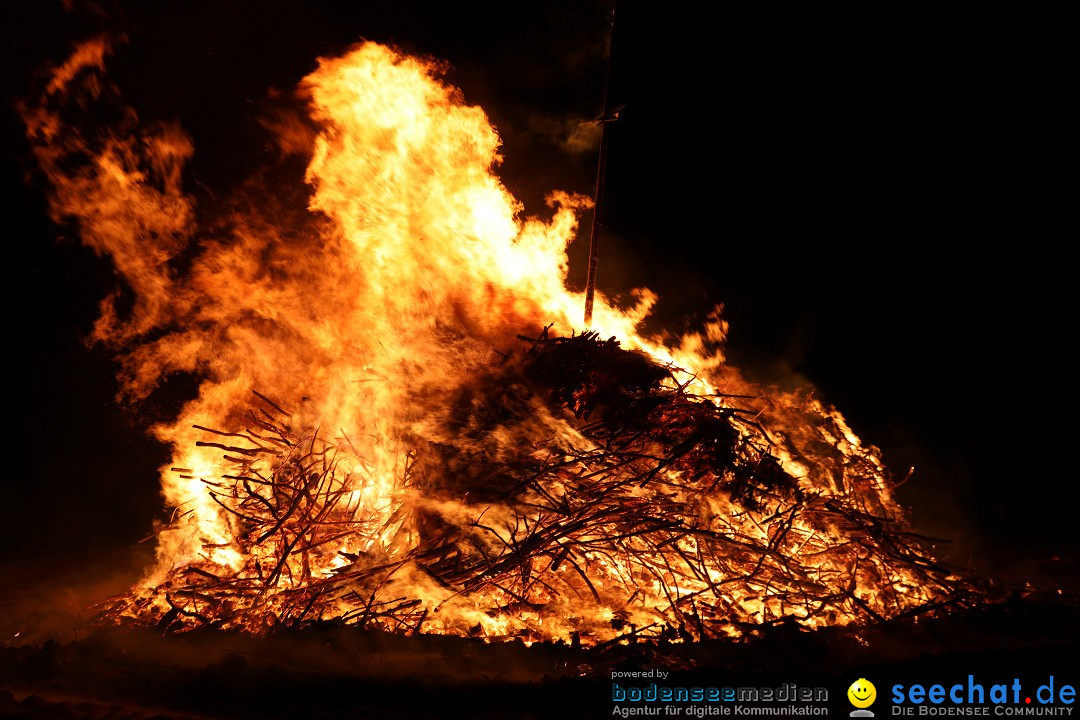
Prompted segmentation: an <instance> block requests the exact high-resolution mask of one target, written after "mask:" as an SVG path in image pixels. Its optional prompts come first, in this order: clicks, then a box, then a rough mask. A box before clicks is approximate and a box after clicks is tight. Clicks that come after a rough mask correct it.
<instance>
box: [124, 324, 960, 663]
mask: <svg viewBox="0 0 1080 720" xmlns="http://www.w3.org/2000/svg"><path fill="white" fill-rule="evenodd" d="M526 339H527V340H528V342H529V343H530V348H529V349H528V350H527V351H526V352H524V353H522V354H520V355H518V356H516V357H512V358H510V359H509V360H507V361H506V362H504V363H503V364H502V365H501V366H500V367H498V368H496V369H494V370H493V371H492V376H491V377H489V378H483V379H482V380H480V381H478V383H477V386H478V387H481V388H492V387H504V388H505V387H511V386H514V387H524V388H526V389H527V391H526V394H527V398H528V399H529V400H530V401H533V400H535V401H540V402H542V403H544V405H545V406H546V407H547V408H548V410H549V411H550V412H551V413H553V414H554V415H557V416H560V417H563V418H566V419H568V420H570V421H571V422H572V425H573V427H574V428H575V429H576V431H577V435H576V436H573V437H570V436H567V437H561V438H557V437H550V436H547V437H529V438H528V440H527V442H524V441H523V442H521V443H520V444H519V445H518V446H517V447H516V450H515V454H514V455H512V456H510V457H507V458H506V459H505V460H504V461H503V462H502V463H501V464H499V465H497V466H495V465H493V464H492V463H491V462H490V460H489V459H488V458H485V457H482V456H480V455H479V454H477V451H475V450H471V449H469V448H467V447H465V446H464V445H463V446H462V447H447V446H444V445H441V444H436V443H431V442H425V441H424V440H423V439H422V438H420V437H413V438H409V439H408V440H409V443H411V447H410V448H409V450H408V452H407V453H406V455H405V462H404V463H403V464H402V465H401V467H400V475H399V476H398V477H397V478H396V480H395V487H394V491H393V492H392V493H391V495H390V497H389V498H388V499H387V500H388V502H387V503H386V504H385V505H383V506H381V507H376V506H375V505H373V504H371V503H370V502H366V501H365V499H364V488H365V487H366V486H367V484H368V483H369V482H371V478H370V477H365V476H364V473H363V471H362V468H363V466H364V463H363V458H359V457H357V456H356V454H355V453H356V451H355V448H354V447H352V445H351V443H349V442H347V441H345V440H344V439H342V440H340V441H339V440H330V439H326V438H323V437H320V434H319V432H317V431H315V432H311V433H310V434H305V433H302V432H300V431H298V430H296V429H295V428H293V427H292V426H291V425H290V419H289V418H290V414H289V413H287V412H286V411H284V410H283V409H282V408H281V407H280V406H279V405H277V404H276V403H273V402H272V401H270V400H268V399H267V398H265V397H262V396H259V398H260V400H261V402H262V403H263V405H265V406H266V407H263V408H259V410H258V411H257V412H256V411H251V412H249V413H248V414H247V420H248V422H249V426H248V427H247V428H245V429H244V430H242V431H240V432H224V431H219V430H212V429H210V428H202V430H204V431H205V432H207V433H208V434H211V435H214V436H217V437H226V438H229V439H230V440H229V443H228V444H226V443H217V442H203V443H201V444H202V445H204V446H211V447H215V448H219V449H221V450H223V451H224V452H225V453H226V454H225V455H224V459H225V461H226V462H227V463H229V464H231V466H232V468H233V470H232V471H231V472H227V473H222V474H221V475H220V476H219V477H217V478H203V479H202V480H203V482H204V483H205V485H206V487H207V492H208V493H209V495H210V496H211V497H212V498H213V499H214V501H215V502H216V503H217V504H218V505H219V506H220V508H221V509H222V512H223V513H224V515H225V517H226V518H227V520H228V522H229V526H230V529H231V532H232V537H233V538H234V541H233V543H232V546H231V549H232V550H233V551H235V553H236V556H237V557H238V558H239V562H238V563H236V564H235V565H232V566H229V565H226V564H223V563H220V562H214V561H212V560H210V559H208V558H209V557H211V556H212V555H213V553H212V552H211V550H212V549H208V550H207V553H206V556H205V557H204V559H202V560H200V561H199V562H195V563H191V564H187V565H184V566H181V567H179V568H176V569H175V570H173V571H172V573H171V574H170V575H169V577H168V578H167V579H166V580H165V581H164V582H163V583H161V584H159V585H157V586H155V587H151V588H148V589H147V591H146V592H145V593H144V594H142V595H141V596H138V597H135V598H130V599H129V600H128V601H126V602H124V603H121V604H120V605H118V606H116V607H114V608H112V609H111V610H110V612H109V614H108V617H109V618H111V619H113V620H116V621H126V620H134V621H137V622H148V623H154V624H156V625H158V626H159V627H162V628H165V629H169V630H182V629H186V628H191V627H196V626H203V625H210V626H214V627H226V628H229V627H239V628H243V629H246V630H251V631H260V630H263V629H265V628H268V627H277V626H284V627H297V626H302V625H307V624H311V623H341V624H348V625H357V626H363V627H369V628H378V629H383V630H387V631H392V632H410V633H411V632H431V633H455V634H463V635H469V634H471V635H481V636H484V637H488V638H503V637H520V638H523V639H525V640H529V641H534V640H541V639H556V638H564V639H569V638H571V637H579V638H581V639H582V641H583V642H587V643H599V642H606V641H611V640H613V639H619V638H622V639H629V638H633V637H641V638H649V637H652V638H666V639H685V640H690V639H693V640H699V639H704V638H712V637H717V636H724V635H737V634H741V633H744V632H746V631H747V630H748V629H752V628H754V627H760V626H763V625H767V624H772V623H776V622H782V621H790V620H792V619H793V620H795V621H797V622H798V623H800V624H802V625H804V626H808V627H813V626H817V625H821V624H838V623H840V624H846V623H863V622H873V621H881V620H883V619H886V618H889V617H896V616H911V615H916V614H920V613H926V612H932V611H938V610H940V609H941V608H943V607H945V606H947V605H950V604H951V605H962V604H964V603H965V602H967V601H968V599H969V597H970V594H971V590H970V588H968V587H967V586H966V585H965V584H963V583H961V582H958V581H956V579H954V578H952V577H950V576H949V574H948V572H947V571H946V570H945V569H944V568H942V567H940V566H938V565H937V564H936V563H935V562H934V560H933V559H932V558H931V557H930V556H929V555H928V554H927V553H926V552H925V551H924V550H923V548H922V546H921V543H920V538H919V537H918V536H916V535H914V534H913V533H911V532H909V531H908V530H907V529H906V527H905V525H904V524H903V522H902V521H901V520H900V518H899V517H893V516H889V515H880V514H875V513H874V512H871V511H870V510H868V509H867V507H868V506H873V507H880V506H882V505H883V503H882V498H880V497H869V496H868V495H869V494H871V493H872V488H871V486H869V485H867V484H866V483H860V482H846V483H843V485H842V486H843V487H844V488H846V489H845V490H842V491H837V490H835V489H834V488H833V487H831V486H830V485H828V484H825V485H814V484H813V483H812V482H810V479H809V478H805V477H803V478H800V477H795V476H793V475H792V474H790V473H789V472H787V471H785V470H784V469H783V466H782V464H781V462H780V460H779V459H778V457H777V456H776V455H775V454H774V450H775V449H776V446H775V445H774V443H773V442H771V441H770V440H769V438H768V436H767V434H766V433H765V432H764V429H763V428H762V427H761V426H760V425H759V424H758V422H757V421H755V420H753V418H754V417H756V416H757V415H758V414H759V411H758V410H755V409H752V408H740V407H735V406H733V405H730V404H729V401H730V400H731V399H730V398H725V397H723V396H721V397H704V396H700V395H695V394H694V393H693V392H692V391H691V390H690V385H691V383H688V382H685V381H684V382H681V383H680V382H679V381H677V379H676V378H677V375H678V371H677V369H675V368H672V367H668V366H664V365H662V364H659V363H658V362H656V361H655V360H653V359H651V358H649V357H647V356H645V355H643V354H640V353H635V352H630V351H626V350H624V349H622V348H621V347H620V346H619V344H618V343H617V342H616V341H614V340H607V341H603V340H600V339H599V338H598V337H597V336H596V335H595V334H593V333H587V334H584V335H577V336H573V337H561V338H549V337H547V335H546V332H545V334H544V335H542V336H541V337H539V338H526ZM475 392H476V388H475V387H473V388H460V389H459V390H458V393H459V394H460V395H461V396H462V397H465V396H469V397H470V398H473V399H474V400H475ZM486 400H487V401H488V402H489V403H490V406H489V407H485V408H484V410H485V411H487V412H485V413H484V417H485V419H486V422H487V423H488V427H487V430H488V431H489V432H496V431H500V430H501V431H505V430H506V428H512V427H514V426H515V425H518V424H521V423H524V422H526V421H527V420H528V418H527V417H526V416H525V415H524V414H523V411H522V410H521V409H520V408H521V407H527V404H525V405H523V406H514V405H506V404H502V405H500V404H499V403H498V398H497V397H494V396H493V397H489V398H486ZM515 408H516V409H515ZM827 430H828V428H826V429H825V430H823V433H822V435H823V437H833V436H832V435H831V434H830V433H829V432H827ZM852 466H853V467H855V466H857V463H852ZM357 468H361V470H357ZM492 478H495V479H496V480H495V481H492ZM854 480H858V478H854Z"/></svg>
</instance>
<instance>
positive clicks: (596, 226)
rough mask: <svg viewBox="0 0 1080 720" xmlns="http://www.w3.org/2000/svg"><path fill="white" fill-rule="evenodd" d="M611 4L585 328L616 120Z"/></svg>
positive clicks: (588, 321)
mask: <svg viewBox="0 0 1080 720" xmlns="http://www.w3.org/2000/svg"><path fill="white" fill-rule="evenodd" d="M617 4H618V3H617V2H615V1H613V2H612V4H611V30H610V34H609V35H608V65H607V76H606V77H605V79H604V110H603V113H602V114H601V115H600V121H599V122H600V158H599V161H598V163H597V169H596V191H595V192H594V193H593V217H592V232H591V234H590V236H589V273H588V275H587V276H586V279H585V327H586V328H588V326H589V325H590V324H591V323H592V314H593V296H594V295H595V294H596V263H597V259H598V257H599V253H600V226H601V223H602V217H603V216H602V214H601V208H602V206H603V202H604V170H605V168H606V166H607V149H608V137H609V134H608V129H607V126H608V123H609V122H611V121H612V120H614V119H615V114H614V113H612V112H611V108H610V103H611V76H612V68H614V66H615V8H616V6H617Z"/></svg>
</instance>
